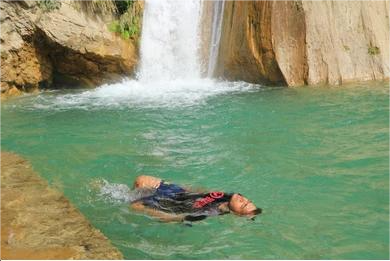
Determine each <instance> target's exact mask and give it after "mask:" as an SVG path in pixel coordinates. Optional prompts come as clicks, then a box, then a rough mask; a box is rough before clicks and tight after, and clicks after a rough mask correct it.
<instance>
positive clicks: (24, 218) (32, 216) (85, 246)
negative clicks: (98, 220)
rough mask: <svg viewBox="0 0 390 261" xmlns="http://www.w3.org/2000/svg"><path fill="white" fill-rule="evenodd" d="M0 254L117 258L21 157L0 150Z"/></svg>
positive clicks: (101, 237)
mask: <svg viewBox="0 0 390 261" xmlns="http://www.w3.org/2000/svg"><path fill="white" fill-rule="evenodd" d="M1 259H123V256H122V254H121V253H120V252H119V251H118V250H117V249H116V248H114V247H113V246H112V245H111V244H110V242H109V241H108V239H107V238H106V237H105V236H104V235H103V234H101V233H100V231H98V230H96V229H95V228H93V227H92V226H91V225H90V224H89V222H88V221H87V220H86V219H85V218H84V216H83V215H82V214H81V213H80V212H79V211H78V210H76V209H75V208H74V207H73V206H72V205H71V204H70V203H69V201H68V200H67V199H66V198H65V197H64V196H63V195H62V194H61V193H59V192H58V191H56V190H54V189H52V188H49V187H48V185H47V183H46V182H45V181H44V180H42V179H41V178H40V177H39V176H38V175H37V174H36V173H34V172H33V171H32V169H31V166H30V164H29V163H28V162H27V161H25V160H24V159H22V158H21V157H19V156H17V155H15V154H12V153H7V152H1Z"/></svg>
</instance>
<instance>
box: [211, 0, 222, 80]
mask: <svg viewBox="0 0 390 261" xmlns="http://www.w3.org/2000/svg"><path fill="white" fill-rule="evenodd" d="M224 6H225V1H224V0H219V1H214V2H213V18H212V30H211V39H210V52H209V64H208V69H207V76H208V77H210V78H211V77H212V76H213V75H214V71H215V66H216V63H217V58H218V52H219V41H220V39H221V31H222V20H223V10H224Z"/></svg>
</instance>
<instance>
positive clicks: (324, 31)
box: [217, 1, 389, 86]
mask: <svg viewBox="0 0 390 261" xmlns="http://www.w3.org/2000/svg"><path fill="white" fill-rule="evenodd" d="M224 12H225V13H224V21H223V28H222V30H223V31H222V39H221V45H220V52H219V54H220V55H219V58H218V71H217V76H223V77H225V78H227V79H230V80H245V81H249V82H255V83H259V82H272V83H278V82H282V83H286V84H288V85H289V86H296V85H303V84H332V85H337V84H342V83H346V82H352V81H362V80H384V79H387V80H388V79H389V2H388V1H227V2H226V4H225V11H224Z"/></svg>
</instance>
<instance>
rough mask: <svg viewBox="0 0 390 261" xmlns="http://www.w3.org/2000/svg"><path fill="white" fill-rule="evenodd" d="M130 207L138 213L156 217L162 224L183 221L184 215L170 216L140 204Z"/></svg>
mask: <svg viewBox="0 0 390 261" xmlns="http://www.w3.org/2000/svg"><path fill="white" fill-rule="evenodd" d="M131 207H132V208H133V209H134V210H136V211H140V212H144V213H146V214H148V215H150V216H153V217H157V218H158V219H160V220H161V221H163V222H175V221H176V222H181V221H183V220H184V217H185V215H183V214H182V215H176V214H170V213H166V212H162V211H158V210H156V209H152V208H148V207H145V206H144V205H143V204H142V203H141V202H136V203H133V204H131Z"/></svg>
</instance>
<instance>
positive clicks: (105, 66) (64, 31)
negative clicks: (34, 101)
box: [0, 0, 138, 96]
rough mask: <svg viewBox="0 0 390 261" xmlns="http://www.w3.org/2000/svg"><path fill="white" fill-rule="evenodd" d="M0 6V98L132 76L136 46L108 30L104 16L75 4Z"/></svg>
mask: <svg viewBox="0 0 390 261" xmlns="http://www.w3.org/2000/svg"><path fill="white" fill-rule="evenodd" d="M54 4H55V5H54ZM0 5H1V6H0V11H1V29H2V30H1V72H2V76H1V92H2V96H3V94H5V95H7V94H12V93H17V92H19V91H33V90H37V89H39V88H51V87H53V86H68V87H69V86H73V87H74V86H78V85H80V86H95V85H98V84H101V83H104V82H108V81H113V80H117V79H118V78H119V77H123V75H131V74H132V73H133V71H134V68H135V65H136V63H137V60H138V51H137V47H136V43H135V41H134V40H133V39H123V37H121V36H120V35H118V34H117V33H114V32H110V31H109V30H108V24H109V21H110V20H113V18H112V16H111V15H110V14H104V13H103V12H101V13H98V12H92V13H89V12H87V11H86V10H84V9H83V8H81V6H82V5H80V6H77V2H75V1H57V2H56V1H53V0H46V1H41V2H37V1H1V3H0ZM45 5H46V6H45Z"/></svg>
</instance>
